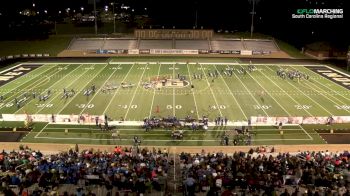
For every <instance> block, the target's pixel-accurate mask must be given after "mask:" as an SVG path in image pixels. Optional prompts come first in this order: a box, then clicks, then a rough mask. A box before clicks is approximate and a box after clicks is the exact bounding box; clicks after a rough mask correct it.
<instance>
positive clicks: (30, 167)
mask: <svg viewBox="0 0 350 196" xmlns="http://www.w3.org/2000/svg"><path fill="white" fill-rule="evenodd" d="M170 164H171V161H170V160H168V154H167V152H164V151H161V150H159V149H158V150H157V149H154V148H153V149H151V150H149V149H147V148H144V149H139V148H133V147H131V148H126V147H120V146H117V147H116V148H115V150H114V152H100V151H94V150H83V151H81V152H79V151H78V150H73V149H71V150H69V151H67V152H61V153H58V154H52V155H43V154H42V153H41V152H40V151H33V150H30V149H28V148H21V149H20V150H19V151H12V152H6V151H2V152H1V153H0V173H1V174H2V176H1V189H2V192H4V193H5V195H16V194H14V193H13V192H12V191H11V189H10V188H9V187H11V186H17V187H18V188H19V190H20V192H19V193H18V195H22V194H24V193H22V192H23V191H25V190H26V188H27V187H30V186H31V185H33V184H37V185H38V187H39V188H40V191H41V192H43V193H44V192H45V191H44V190H47V189H49V188H50V190H51V189H53V188H55V187H58V186H59V185H61V184H75V185H82V186H88V185H90V184H98V185H99V186H100V185H102V186H105V187H106V188H107V189H109V190H110V189H112V188H113V187H117V188H118V190H129V191H130V192H137V193H139V194H144V193H145V192H147V191H149V190H150V189H152V190H159V191H160V190H161V189H163V187H164V185H165V183H166V178H167V171H168V169H169V165H170ZM82 181H83V183H82ZM38 191H39V190H38ZM0 192H1V190H0ZM30 195H42V194H41V193H40V192H39V194H38V193H36V192H35V191H33V192H32V193H30Z"/></svg>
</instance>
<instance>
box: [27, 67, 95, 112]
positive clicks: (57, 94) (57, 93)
mask: <svg viewBox="0 0 350 196" xmlns="http://www.w3.org/2000/svg"><path fill="white" fill-rule="evenodd" d="M81 66H82V65H79V66H77V67H76V68H75V69H74V70H72V71H71V72H69V73H68V74H67V75H65V76H64V77H62V78H61V79H59V80H57V81H56V82H55V83H54V84H52V85H51V86H50V87H52V86H54V85H55V84H56V83H58V82H61V81H62V80H63V79H64V78H66V77H67V76H68V75H69V74H70V73H72V72H74V71H75V70H76V69H78V68H79V67H81ZM87 71H89V70H86V71H84V72H83V73H82V74H80V76H79V77H76V78H75V79H74V80H73V81H72V82H70V83H69V84H68V86H71V85H72V84H73V83H74V82H75V81H77V80H78V79H79V78H81V77H82V76H83V75H84V74H85V73H86V72H87ZM47 89H49V88H47ZM47 89H46V90H47ZM59 95H60V93H59V92H56V95H55V96H54V97H52V98H51V99H50V101H49V103H46V102H45V104H50V103H51V102H52V101H53V100H54V99H55V98H56V97H58V96H59ZM29 103H30V102H29ZM44 108H45V107H42V108H40V109H39V110H38V111H36V113H35V114H38V113H39V112H40V111H41V110H43V109H44Z"/></svg>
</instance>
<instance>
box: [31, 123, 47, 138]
mask: <svg viewBox="0 0 350 196" xmlns="http://www.w3.org/2000/svg"><path fill="white" fill-rule="evenodd" d="M49 124H50V123H47V124H46V125H45V126H44V127H43V128H42V129H41V130H40V131H39V132H38V133H37V134H36V135H35V136H34V138H38V135H40V134H41V132H43V131H44V130H45V128H46V127H47V126H48V125H49Z"/></svg>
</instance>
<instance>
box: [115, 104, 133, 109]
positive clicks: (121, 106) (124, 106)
mask: <svg viewBox="0 0 350 196" xmlns="http://www.w3.org/2000/svg"><path fill="white" fill-rule="evenodd" d="M118 107H120V108H123V109H128V108H129V106H128V105H118ZM130 108H131V109H136V108H137V105H131V106H130Z"/></svg>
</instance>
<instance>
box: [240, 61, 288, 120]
mask: <svg viewBox="0 0 350 196" xmlns="http://www.w3.org/2000/svg"><path fill="white" fill-rule="evenodd" d="M240 67H242V66H240ZM247 74H248V75H249V76H250V77H251V78H252V79H253V80H254V81H255V82H256V83H257V84H258V85H259V86H260V87H261V88H262V89H264V91H265V92H266V93H267V94H268V95H269V96H270V97H271V98H272V99H273V100H274V101H275V102H276V103H277V104H278V105H279V106H280V107H281V108H282V109H283V110H284V112H286V113H287V115H288V116H291V114H290V113H289V112H288V111H287V110H286V109H285V108H284V107H283V106H282V105H281V104H280V103H279V102H278V101H277V100H276V99H275V98H274V97H273V96H272V95H271V94H270V93H268V91H267V90H266V89H265V88H264V87H263V85H261V84H260V82H259V81H258V80H256V79H255V78H254V77H253V76H252V75H251V74H250V73H249V71H247Z"/></svg>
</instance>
